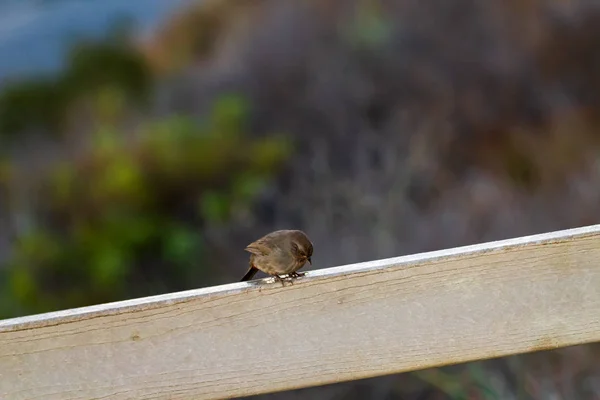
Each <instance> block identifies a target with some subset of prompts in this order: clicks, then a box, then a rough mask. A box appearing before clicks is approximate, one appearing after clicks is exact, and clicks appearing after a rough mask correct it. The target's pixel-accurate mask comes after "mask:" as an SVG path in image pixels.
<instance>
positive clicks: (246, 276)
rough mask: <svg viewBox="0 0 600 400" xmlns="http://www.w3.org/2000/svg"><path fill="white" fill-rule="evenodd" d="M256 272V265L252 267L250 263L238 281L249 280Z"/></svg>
mask: <svg viewBox="0 0 600 400" xmlns="http://www.w3.org/2000/svg"><path fill="white" fill-rule="evenodd" d="M257 272H258V269H256V267H254V266H253V265H250V268H249V269H248V272H246V275H244V277H243V278H242V279H241V280H240V282H244V281H249V280H250V279H252V277H253V276H254V275H256V273H257Z"/></svg>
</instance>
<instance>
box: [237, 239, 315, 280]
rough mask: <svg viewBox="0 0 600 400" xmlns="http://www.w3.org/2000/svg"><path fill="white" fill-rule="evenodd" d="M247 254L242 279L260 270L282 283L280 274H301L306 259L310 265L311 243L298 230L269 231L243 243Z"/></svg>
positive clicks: (289, 275)
mask: <svg viewBox="0 0 600 400" xmlns="http://www.w3.org/2000/svg"><path fill="white" fill-rule="evenodd" d="M245 250H246V251H247V252H249V253H250V268H249V269H248V272H246V275H244V277H243V278H242V280H241V281H242V282H243V281H248V280H250V279H252V277H253V276H254V275H255V274H256V273H257V272H258V270H261V271H263V272H264V273H267V274H269V275H271V276H273V277H274V278H275V280H278V281H280V282H281V283H282V284H283V279H282V278H281V275H288V277H290V278H297V277H299V276H303V275H304V273H298V272H296V271H298V270H299V269H300V268H302V267H303V266H304V264H305V263H306V262H307V261H308V262H309V263H310V264H311V265H312V261H311V259H310V258H311V256H312V254H313V245H312V243H311V241H310V239H309V238H308V236H306V234H305V233H304V232H302V231H299V230H281V231H275V232H271V233H269V234H268V235H265V236H263V237H261V238H260V239H258V240H257V241H255V242H252V243H250V244H249V245H248V246H246V248H245Z"/></svg>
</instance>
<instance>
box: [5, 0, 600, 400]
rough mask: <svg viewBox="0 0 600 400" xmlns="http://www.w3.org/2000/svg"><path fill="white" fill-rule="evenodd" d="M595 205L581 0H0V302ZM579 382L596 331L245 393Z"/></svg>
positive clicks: (113, 295) (587, 7) (597, 63)
mask: <svg viewBox="0 0 600 400" xmlns="http://www.w3.org/2000/svg"><path fill="white" fill-rule="evenodd" d="M595 223H600V3H598V2H597V1H588V0H571V1H564V0H496V1H491V2H477V1H473V0H429V1H420V2H417V1H411V0H397V1H392V0H387V1H386V0H303V1H295V0H203V1H193V0H177V1H174V0H128V1H121V0H102V1H101V0H46V1H43V0H0V318H8V317H15V316H21V315H27V314H33V313H40V312H46V311H53V310H58V309H65V308H72V307H79V306H85V305H91V304H97V303H102V302H109V301H115V300H122V299H128V298H133V297H139V296H146V295H151V294H159V293H166V292H172V291H179V290H184V289H192V288H198V287H204V286H209V285H215V284H222V283H228V282H233V281H236V280H239V279H240V278H241V276H242V275H243V274H244V272H245V270H246V268H247V259H248V254H247V253H245V252H244V251H243V248H244V246H245V245H246V244H247V243H249V242H251V241H253V240H254V239H256V238H258V237H259V236H262V235H263V234H265V233H267V232H269V231H271V230H275V229H284V228H298V229H303V230H305V231H306V232H307V233H308V234H309V236H310V237H311V239H312V241H313V242H314V243H315V249H316V250H315V254H314V257H313V265H314V266H313V267H312V268H326V267H330V266H334V265H342V264H346V263H353V262H361V261H367V260H372V259H379V258H385V257H393V256H399V255H404V254H410V253H415V252H421V251H429V250H437V249H442V248H447V247H453V246H460V245H468V244H473V243H478V242H484V241H490V240H497V239H505V238H509V237H514V236H521V235H526V234H534V233H542V232H546V231H552V230H558V229H566V228H573V227H578V226H584V225H590V224H595ZM258 397H259V398H265V399H293V398H311V399H344V400H345V399H419V400H434V399H435V400H437V399H600V344H591V345H585V346H576V347H571V348H566V349H561V350H556V351H545V352H538V353H533V354H527V355H521V356H515V357H508V358H502V359H495V360H488V361H485V362H474V363H469V364H463V365H457V366H451V367H445V368H439V369H429V370H424V371H417V372H413V373H406V374H401V375H396V376H388V377H383V378H377V379H369V380H363V381H355V382H348V383H342V384H336V385H329V386H324V387H318V388H310V389H304V390H297V391H293V392H284V393H276V394H270V395H265V396H258Z"/></svg>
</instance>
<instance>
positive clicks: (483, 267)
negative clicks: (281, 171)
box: [0, 225, 600, 400]
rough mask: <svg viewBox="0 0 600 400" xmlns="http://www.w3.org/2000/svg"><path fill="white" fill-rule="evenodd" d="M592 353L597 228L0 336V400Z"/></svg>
mask: <svg viewBox="0 0 600 400" xmlns="http://www.w3.org/2000/svg"><path fill="white" fill-rule="evenodd" d="M316 246H318V247H326V246H327V244H326V243H319V244H316ZM594 341H600V225H596V226H591V227H585V228H578V229H572V230H566V231H559V232H552V233H547V234H542V235H535V236H528V237H521V238H516V239H510V240H504V241H498V242H492V243H485V244H480V245H474V246H467V247H460V248H454V249H449V250H442V251H435V252H430V253H423V254H416V255H410V256H404V257H398V258H391V259H386V260H378V261H371V262H365V263H360V264H353V265H346V266H340V267H334V268H327V269H322V270H317V271H310V272H309V273H308V274H307V276H306V277H304V278H300V279H298V280H296V281H295V282H294V284H293V285H289V284H288V285H286V287H282V286H281V284H280V283H269V282H268V281H265V280H258V281H253V282H249V283H247V282H244V283H232V284H227V285H222V286H216V287H210V288H204V289H198V290H191V291H186V292H180V293H171V294H166V295H161V296H154V297H147V298H141V299H134V300H129V301H122V302H118V303H111V304H102V305H97V306H92V307H85V308H79V309H73V310H65V311H60V312H54V313H48V314H41V315H34V316H28V317H23V318H16V319H10V320H4V321H0V399H6V400H25V399H26V400H32V399H39V400H42V399H43V400H75V399H77V400H88V399H103V400H109V399H111V400H112V399H114V400H117V399H118V400H121V399H139V400H142V399H165V400H167V399H169V400H173V399H190V400H192V399H194V400H197V399H223V398H231V397H239V396H245V395H251V394H259V393H266V392H275V391H281V390H287V389H294V388H301V387H307V386H314V385H321V384H327V383H332V382H340V381H348V380H354V379H360V378H367V377H374V376H378V375H384V374H392V373H397V372H402V371H410V370H416V369H422V368H426V367H433V366H440V365H446V364H454V363H461V362H465V361H471V360H479V359H486V358H491V357H501V356H506V355H510V354H517V353H524V352H530V351H536V350H542V349H553V348H557V347H563V346H569V345H575V344H581V343H587V342H594Z"/></svg>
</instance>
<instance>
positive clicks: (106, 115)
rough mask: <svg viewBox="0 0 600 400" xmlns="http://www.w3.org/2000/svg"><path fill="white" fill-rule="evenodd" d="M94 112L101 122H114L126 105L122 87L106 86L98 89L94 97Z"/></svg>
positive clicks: (111, 123)
mask: <svg viewBox="0 0 600 400" xmlns="http://www.w3.org/2000/svg"><path fill="white" fill-rule="evenodd" d="M95 103H96V112H97V113H98V117H99V119H100V121H101V122H102V123H103V124H110V125H113V124H116V123H117V122H118V119H119V118H120V117H121V116H122V114H123V113H124V110H125V105H126V96H125V93H124V92H123V90H122V89H120V88H118V87H115V86H108V87H105V88H102V89H100V90H99V91H98V93H97V95H96V99H95Z"/></svg>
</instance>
